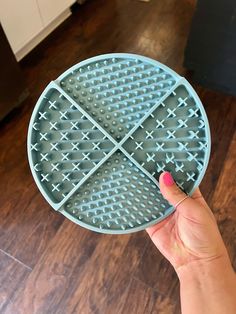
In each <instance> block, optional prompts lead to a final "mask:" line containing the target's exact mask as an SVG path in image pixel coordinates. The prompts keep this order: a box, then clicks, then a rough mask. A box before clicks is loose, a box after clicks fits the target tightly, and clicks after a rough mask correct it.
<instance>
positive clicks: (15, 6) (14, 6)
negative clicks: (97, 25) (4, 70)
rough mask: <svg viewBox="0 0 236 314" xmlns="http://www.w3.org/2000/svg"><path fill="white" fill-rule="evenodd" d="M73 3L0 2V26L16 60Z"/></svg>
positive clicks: (62, 17)
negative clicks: (0, 25)
mask: <svg viewBox="0 0 236 314" xmlns="http://www.w3.org/2000/svg"><path fill="white" fill-rule="evenodd" d="M74 2H75V0H20V1H19V0H0V22H1V24H2V27H3V29H4V32H5V34H6V36H7V38H8V41H9V43H10V45H11V48H12V50H13V52H14V53H15V56H16V58H17V60H20V59H21V58H23V57H24V56H25V55H26V54H27V53H28V52H29V51H30V50H32V49H33V48H34V47H35V46H36V45H37V44H38V43H39V42H40V41H41V40H42V39H44V38H45V37H46V36H47V35H48V34H49V33H50V32H51V31H53V30H54V29H55V28H56V27H57V26H58V25H59V24H60V23H61V22H63V21H64V20H65V19H66V18H67V17H68V16H69V15H70V14H71V12H70V10H69V8H70V6H71V5H72V4H73V3H74Z"/></svg>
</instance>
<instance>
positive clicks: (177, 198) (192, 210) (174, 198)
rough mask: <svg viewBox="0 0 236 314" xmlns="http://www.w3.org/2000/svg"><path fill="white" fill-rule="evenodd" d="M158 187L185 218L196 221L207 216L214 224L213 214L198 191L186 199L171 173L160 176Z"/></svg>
mask: <svg viewBox="0 0 236 314" xmlns="http://www.w3.org/2000/svg"><path fill="white" fill-rule="evenodd" d="M159 186H160V190H161V193H162V195H163V196H164V198H165V199H166V200H167V201H168V202H169V203H170V204H171V205H173V206H174V207H175V209H176V210H177V211H178V212H179V213H181V214H182V215H183V216H184V217H185V218H190V219H193V220H195V221H197V220H199V218H200V217H203V216H204V217H205V216H206V215H208V216H210V217H211V219H212V220H213V221H214V223H216V222H215V218H214V215H213V213H212V212H211V210H210V208H209V207H208V205H207V204H206V202H205V200H204V199H203V197H202V195H201V193H200V191H199V190H196V191H195V192H194V194H193V196H192V197H187V195H186V194H185V193H184V192H183V191H182V190H181V189H180V188H179V187H178V186H177V185H176V183H175V181H174V179H173V177H172V175H171V173H170V172H167V171H165V172H163V173H162V174H161V175H160V178H159ZM186 197H187V198H186ZM204 219H205V218H204Z"/></svg>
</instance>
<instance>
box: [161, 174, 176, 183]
mask: <svg viewBox="0 0 236 314" xmlns="http://www.w3.org/2000/svg"><path fill="white" fill-rule="evenodd" d="M162 178H163V182H164V184H165V185H166V186H171V185H173V184H174V179H173V177H172V175H171V174H170V172H165V173H164V175H163V177H162Z"/></svg>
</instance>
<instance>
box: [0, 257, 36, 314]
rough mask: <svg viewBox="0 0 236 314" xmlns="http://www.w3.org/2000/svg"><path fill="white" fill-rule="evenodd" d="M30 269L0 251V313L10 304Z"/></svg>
mask: <svg viewBox="0 0 236 314" xmlns="http://www.w3.org/2000/svg"><path fill="white" fill-rule="evenodd" d="M30 272H31V269H30V268H28V267H26V266H25V265H23V264H21V263H19V262H18V261H17V260H14V259H13V258H11V257H10V256H7V255H6V254H5V253H4V252H2V251H0V312H1V313H4V312H5V309H6V307H7V306H8V305H9V304H10V303H11V302H12V300H13V299H14V297H15V296H16V294H17V292H18V290H19V288H20V287H21V285H22V284H23V283H24V282H25V280H26V278H27V277H28V276H29V274H30Z"/></svg>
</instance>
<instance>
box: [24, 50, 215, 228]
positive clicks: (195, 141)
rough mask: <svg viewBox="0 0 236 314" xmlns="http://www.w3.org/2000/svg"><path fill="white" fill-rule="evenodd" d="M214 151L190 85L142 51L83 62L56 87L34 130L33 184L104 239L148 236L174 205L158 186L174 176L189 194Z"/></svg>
mask: <svg viewBox="0 0 236 314" xmlns="http://www.w3.org/2000/svg"><path fill="white" fill-rule="evenodd" d="M209 150H210V133H209V127H208V122H207V118H206V115H205V112H204V109H203V107H202V105H201V102H200V100H199V98H198V97H197V95H196V93H195V92H194V91H193V89H192V88H191V86H190V85H189V83H188V82H187V81H186V80H184V79H183V78H181V77H180V76H179V75H177V74H176V73H175V72H173V71H172V70H170V69H169V68H167V67H166V66H164V65H162V64H160V63H158V62H156V61H154V60H151V59H148V58H145V57H142V56H137V55H130V54H111V55H103V56H98V57H95V58H91V59H88V60H85V61H83V62H81V63H79V64H78V65H76V66H74V67H72V68H71V69H69V70H68V71H66V72H65V73H64V74H62V75H61V76H60V77H59V78H58V79H57V80H56V81H55V83H51V84H50V85H49V86H48V87H47V88H46V90H45V92H44V93H43V94H42V96H41V97H40V99H39V101H38V103H37V105H36V108H35V110H34V113H33V115H32V119H31V122H30V127H29V134H28V154H29V161H30V166H31V170H32V172H33V175H34V178H35V180H36V182H37V184H38V186H39V188H40V190H41V192H42V193H43V195H44V196H45V197H46V199H47V200H48V202H49V203H50V204H51V205H52V206H53V207H54V208H55V209H56V210H60V211H61V212H62V213H63V214H64V215H65V216H66V217H68V218H69V219H71V220H72V221H74V222H76V223H78V224H80V225H82V226H84V227H87V228H89V229H92V230H95V231H98V232H105V233H127V232H133V231H137V230H142V229H144V228H146V227H147V226H149V225H151V224H153V223H155V222H156V221H160V220H162V219H163V218H165V217H166V216H167V215H168V214H169V213H170V212H172V211H173V208H172V207H171V206H170V205H169V204H168V203H167V202H166V201H165V200H164V199H163V197H162V196H161V193H160V191H159V189H158V183H157V175H158V174H159V173H160V172H162V171H164V170H170V171H171V172H172V173H173V175H174V177H175V179H176V181H177V184H178V185H179V186H180V187H181V188H182V189H184V190H185V191H186V192H188V193H190V194H191V192H192V190H193V189H194V188H195V187H196V186H197V185H198V184H199V183H200V181H201V179H202V177H203V175H204V172H205V170H206V166H207V162H208V158H209Z"/></svg>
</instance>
